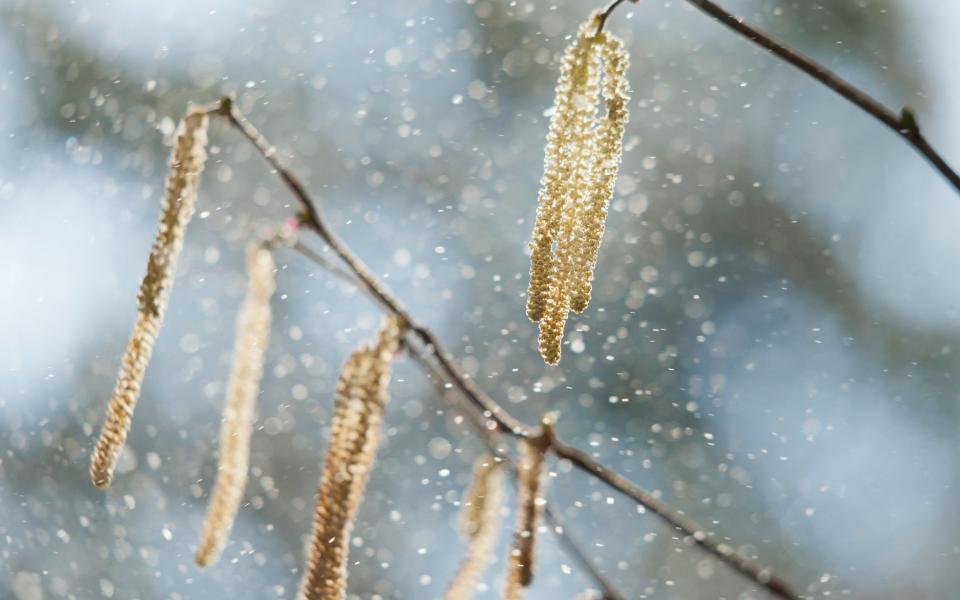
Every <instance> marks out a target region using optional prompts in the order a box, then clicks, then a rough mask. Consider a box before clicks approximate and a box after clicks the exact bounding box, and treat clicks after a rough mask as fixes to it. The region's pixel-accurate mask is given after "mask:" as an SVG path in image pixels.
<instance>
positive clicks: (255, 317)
mask: <svg viewBox="0 0 960 600" xmlns="http://www.w3.org/2000/svg"><path fill="white" fill-rule="evenodd" d="M275 270H276V267H275V265H274V262H273V256H272V255H271V253H270V250H268V249H267V248H266V247H264V246H263V245H262V244H255V245H252V246H251V247H250V248H249V249H248V250H247V278H248V282H247V294H246V297H245V298H244V300H243V304H242V305H241V307H240V312H239V314H238V315H237V333H236V337H235V340H234V350H233V367H232V368H231V370H230V377H229V379H228V380H227V397H226V402H225V403H224V407H223V424H222V425H221V428H220V462H219V466H218V468H217V482H216V484H215V485H214V488H213V493H212V494H211V495H210V504H209V506H208V507H207V516H206V519H205V520H204V522H203V528H202V529H201V532H200V543H199V545H198V547H197V553H196V555H195V557H194V558H195V560H196V562H197V565H199V566H201V567H205V566H207V565H209V564H212V563H214V562H216V561H217V559H218V558H219V557H220V553H221V552H222V551H223V547H224V545H225V544H226V542H227V538H228V537H229V535H230V529H231V527H233V521H234V519H235V518H236V516H237V509H239V508H240V501H241V500H242V499H243V490H244V487H246V484H247V469H248V466H249V461H250V436H251V434H252V432H253V415H254V409H255V407H256V400H257V394H258V393H259V391H260V379H261V377H262V376H263V358H264V353H265V352H266V349H267V343H268V341H269V338H270V297H271V296H272V295H273V292H274V289H275V288H276V284H275V282H274V271H275Z"/></svg>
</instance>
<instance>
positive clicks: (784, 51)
mask: <svg viewBox="0 0 960 600" xmlns="http://www.w3.org/2000/svg"><path fill="white" fill-rule="evenodd" d="M686 1H687V3H688V4H692V5H693V6H695V7H696V8H698V9H700V10H701V11H703V12H705V13H706V14H708V15H710V16H711V17H713V18H714V19H716V20H717V21H719V22H720V23H721V24H722V25H724V26H726V27H727V28H729V29H731V30H733V31H734V32H736V33H737V34H739V35H740V36H742V37H744V38H746V39H748V40H750V41H751V42H753V43H754V44H756V45H758V46H760V47H762V48H764V49H765V50H768V51H770V52H772V53H773V54H775V55H776V56H779V57H780V58H782V59H783V60H785V61H787V62H788V63H790V64H791V65H793V66H795V67H797V68H798V69H800V70H801V71H803V72H804V73H806V74H808V75H810V76H811V77H813V78H814V79H816V80H817V81H819V82H820V83H822V84H823V85H825V86H827V87H828V88H830V89H831V90H833V91H835V92H836V93H838V94H840V95H841V96H843V97H844V98H846V99H847V100H849V101H850V102H852V103H853V104H854V105H856V106H857V107H859V108H860V109H861V110H863V111H864V112H866V113H867V114H870V115H872V116H873V117H874V118H876V119H877V120H878V121H880V122H881V123H883V124H884V125H886V126H887V127H889V128H890V129H892V130H893V131H895V132H896V133H897V135H899V136H900V137H902V138H903V139H904V140H906V141H907V143H909V144H910V145H911V146H913V147H914V149H916V150H917V152H919V153H920V154H921V155H923V157H924V158H926V159H927V161H929V162H930V164H931V165H932V166H933V168H935V169H936V170H937V171H939V172H940V174H941V175H943V177H944V178H945V179H946V180H947V181H948V182H949V183H950V184H951V185H952V186H953V187H954V189H955V190H956V191H957V192H958V193H960V174H957V172H956V171H955V170H954V169H953V168H952V167H951V166H950V165H949V164H947V161H946V160H945V159H944V158H943V156H941V155H940V153H939V152H937V151H936V150H935V149H934V148H933V146H931V145H930V143H929V142H928V141H927V139H926V138H925V137H924V136H923V134H922V133H921V132H920V127H919V125H918V124H917V120H916V118H915V117H914V115H913V113H912V112H911V111H910V110H909V109H907V108H903V109H902V110H901V111H900V112H899V113H897V112H894V111H892V110H890V109H889V108H887V107H886V106H884V105H883V104H881V103H880V102H879V101H878V100H876V99H875V98H873V97H872V96H870V95H869V94H867V93H866V92H864V91H863V90H861V89H859V88H857V87H856V86H854V85H853V84H852V83H850V82H848V81H846V80H845V79H843V78H842V77H840V76H839V75H837V74H836V73H834V72H833V71H831V70H830V69H828V68H826V67H825V66H823V65H821V64H820V63H818V62H816V61H815V60H813V59H812V58H810V57H808V56H806V55H805V54H803V53H802V52H800V51H799V50H796V49H794V48H791V47H790V46H788V45H787V44H785V43H783V42H781V41H779V40H776V39H774V38H773V37H771V36H769V35H768V34H766V33H764V32H763V31H760V30H759V29H757V28H756V27H754V26H752V25H750V24H749V23H747V22H746V21H744V20H743V19H741V18H740V17H737V16H735V15H733V14H731V13H729V12H727V11H726V10H725V9H724V8H723V7H721V6H720V5H718V4H717V3H715V2H713V1H712V0H686Z"/></svg>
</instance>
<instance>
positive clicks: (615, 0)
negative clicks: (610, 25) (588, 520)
mask: <svg viewBox="0 0 960 600" xmlns="http://www.w3.org/2000/svg"><path fill="white" fill-rule="evenodd" d="M639 1H640V0H630V2H633V3H634V4H636V3H637V2H639ZM623 2H624V0H612V1H611V2H610V4H608V5H607V6H606V8H604V9H603V10H602V11H600V23H599V24H598V25H597V33H600V32H601V31H603V28H604V26H605V25H606V24H607V19H609V18H610V15H612V14H613V11H615V10H617V7H618V6H620V5H621V4H622V3H623Z"/></svg>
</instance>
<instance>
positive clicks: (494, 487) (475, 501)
mask: <svg viewBox="0 0 960 600" xmlns="http://www.w3.org/2000/svg"><path fill="white" fill-rule="evenodd" d="M502 505H503V470H502V469H501V468H500V466H499V465H498V464H497V463H496V461H495V460H494V458H493V456H490V455H489V454H487V455H483V456H481V457H480V458H478V459H477V461H476V462H475V463H474V466H473V481H472V482H471V483H470V487H469V489H467V492H466V494H464V497H463V508H462V512H461V514H460V519H461V523H460V525H461V530H462V531H463V535H464V537H465V538H466V539H467V542H468V546H467V553H466V556H464V558H463V560H462V561H461V562H460V567H459V568H458V569H457V573H456V575H455V576H454V578H453V581H451V582H450V586H449V587H448V588H447V591H446V593H445V594H444V595H443V598H444V600H470V598H473V595H474V593H475V592H476V589H477V583H478V582H479V581H480V578H481V577H482V576H483V571H484V570H485V569H486V568H487V565H488V564H490V561H491V558H492V553H493V549H494V546H496V544H497V533H498V532H499V529H500V527H499V525H500V518H499V517H500V509H501V507H502Z"/></svg>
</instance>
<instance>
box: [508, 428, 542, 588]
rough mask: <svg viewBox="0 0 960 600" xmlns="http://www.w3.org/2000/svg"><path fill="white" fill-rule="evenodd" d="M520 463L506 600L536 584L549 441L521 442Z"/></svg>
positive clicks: (518, 465) (539, 439) (525, 440)
mask: <svg viewBox="0 0 960 600" xmlns="http://www.w3.org/2000/svg"><path fill="white" fill-rule="evenodd" d="M518 449H519V453H520V456H519V460H518V462H517V522H516V525H515V527H516V529H515V531H514V533H513V546H512V547H511V549H510V556H508V557H507V580H506V586H505V588H504V592H503V597H504V600H519V599H520V597H521V592H522V588H525V587H527V586H529V585H530V582H531V581H533V566H534V560H535V556H534V541H535V538H536V531H537V524H538V523H539V522H540V520H541V516H542V514H543V507H544V504H545V502H544V499H543V489H542V484H543V470H544V466H545V464H546V451H547V444H546V438H544V437H538V438H531V439H524V440H521V441H520V443H519V444H518Z"/></svg>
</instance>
